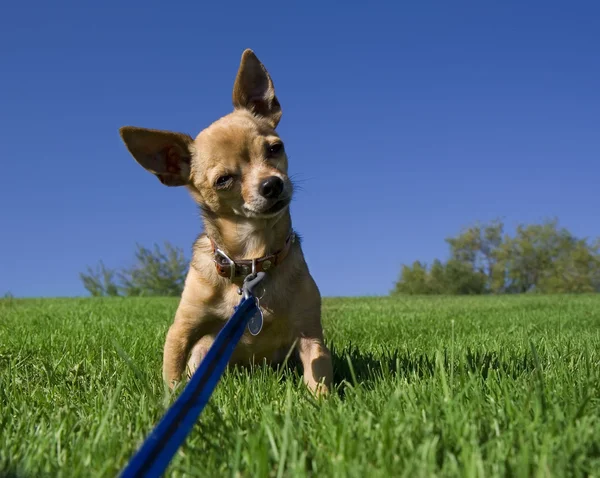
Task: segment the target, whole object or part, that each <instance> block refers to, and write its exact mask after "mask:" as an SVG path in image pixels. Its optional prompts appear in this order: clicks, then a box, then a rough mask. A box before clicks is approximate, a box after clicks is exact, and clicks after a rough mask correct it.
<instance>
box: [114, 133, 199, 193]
mask: <svg viewBox="0 0 600 478" xmlns="http://www.w3.org/2000/svg"><path fill="white" fill-rule="evenodd" d="M119 133H120V134H121V139H122V140H123V142H124V143H125V146H127V149H128V150H129V152H130V153H131V155H132V156H133V157H134V158H135V160H136V161H137V162H138V163H139V164H140V165H141V166H142V167H143V168H144V169H146V170H147V171H150V172H151V173H152V174H154V175H155V176H156V177H157V178H158V179H159V181H160V182H161V183H163V184H164V185H165V186H184V185H186V184H188V183H189V181H190V171H191V167H190V163H191V160H192V152H191V146H192V143H193V141H194V140H193V139H192V138H191V136H188V135H187V134H183V133H173V132H171V131H160V130H154V129H145V128H137V127H135V126H123V127H122V128H120V129H119Z"/></svg>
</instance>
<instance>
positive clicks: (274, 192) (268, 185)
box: [258, 176, 283, 199]
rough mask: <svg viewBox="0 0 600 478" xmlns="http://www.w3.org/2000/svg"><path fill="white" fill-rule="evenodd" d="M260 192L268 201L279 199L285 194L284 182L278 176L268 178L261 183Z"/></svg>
mask: <svg viewBox="0 0 600 478" xmlns="http://www.w3.org/2000/svg"><path fill="white" fill-rule="evenodd" d="M258 191H259V192H260V195H261V196H262V197H265V198H267V199H275V198H278V197H279V195H280V194H281V193H282V192H283V181H282V180H281V178H278V177H277V176H271V177H268V178H267V179H265V180H264V181H263V182H262V183H260V187H259V188H258Z"/></svg>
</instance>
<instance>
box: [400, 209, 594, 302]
mask: <svg viewBox="0 0 600 478" xmlns="http://www.w3.org/2000/svg"><path fill="white" fill-rule="evenodd" d="M446 242H447V243H448V245H449V246H450V259H449V260H448V261H447V262H446V263H442V262H441V261H440V260H437V259H436V260H435V261H434V262H433V265H432V266H431V269H429V270H427V268H426V266H424V265H423V264H422V263H420V262H418V261H417V262H415V263H414V264H413V266H412V267H406V266H403V267H402V271H401V276H400V280H399V281H398V284H397V286H396V288H395V289H394V292H395V293H401V294H484V293H494V294H501V293H524V292H540V293H587V292H600V239H598V240H597V241H596V242H595V243H592V244H590V243H589V241H588V240H587V239H580V238H577V237H575V236H574V235H573V234H571V233H570V232H569V231H568V230H567V229H566V228H564V227H559V225H558V221H557V220H556V219H553V220H550V221H545V222H543V223H541V224H530V225H523V224H521V225H519V226H518V227H517V229H516V232H515V234H514V237H510V236H509V235H507V234H505V233H504V225H503V223H502V222H500V221H493V222H491V223H490V224H487V225H485V224H484V225H481V224H477V225H475V226H471V227H469V228H466V229H463V230H462V231H461V232H460V234H458V235H457V236H455V237H450V238H447V239H446Z"/></svg>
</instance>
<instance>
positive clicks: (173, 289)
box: [119, 242, 188, 296]
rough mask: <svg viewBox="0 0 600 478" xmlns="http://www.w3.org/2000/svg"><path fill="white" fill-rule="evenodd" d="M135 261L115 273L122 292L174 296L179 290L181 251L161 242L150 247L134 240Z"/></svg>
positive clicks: (182, 272) (182, 278)
mask: <svg viewBox="0 0 600 478" xmlns="http://www.w3.org/2000/svg"><path fill="white" fill-rule="evenodd" d="M136 247H137V251H136V253H135V257H136V260H137V262H136V264H135V265H133V266H132V267H130V268H128V269H124V270H123V271H122V272H121V273H120V274H119V277H120V279H121V282H122V286H121V288H122V290H123V292H124V294H125V295H130V296H131V295H149V296H178V295H181V293H182V292H183V285H184V282H185V275H186V272H187V267H188V262H187V260H186V259H185V256H184V254H183V251H182V250H181V249H179V248H177V247H174V246H172V245H171V244H170V243H168V242H165V252H162V251H161V250H160V248H159V247H158V245H156V244H155V245H154V251H152V250H150V249H147V248H145V247H143V246H141V245H139V244H136Z"/></svg>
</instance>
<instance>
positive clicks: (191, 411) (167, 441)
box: [120, 272, 265, 478]
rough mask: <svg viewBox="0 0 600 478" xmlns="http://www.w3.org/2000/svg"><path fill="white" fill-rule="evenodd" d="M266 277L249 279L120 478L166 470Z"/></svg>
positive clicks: (224, 363) (147, 477)
mask: <svg viewBox="0 0 600 478" xmlns="http://www.w3.org/2000/svg"><path fill="white" fill-rule="evenodd" d="M264 275H265V273H264V272H259V273H257V274H256V275H255V276H252V275H251V276H248V277H246V279H245V280H244V285H243V287H242V293H243V297H242V300H241V302H240V304H239V305H238V306H237V308H236V309H235V312H234V313H233V315H232V316H231V318H230V319H229V320H228V321H227V323H226V324H225V326H224V327H223V328H222V329H221V331H220V332H219V334H218V335H217V337H216V338H215V341H214V343H213V344H212V346H211V347H210V349H209V350H208V352H207V354H206V356H205V357H204V360H202V362H201V363H200V366H199V367H198V369H197V370H196V372H195V373H194V375H193V376H192V378H191V379H190V381H189V383H188V384H187V386H186V387H185V389H184V390H183V392H182V393H181V395H180V396H179V397H178V398H177V400H175V402H174V403H173V404H172V405H171V407H170V408H169V409H168V410H167V413H165V415H164V416H163V418H162V419H161V420H160V422H158V424H157V425H156V427H155V428H154V430H152V432H151V433H150V435H149V436H148V437H147V438H146V440H145V441H144V443H143V444H142V446H141V447H140V448H139V450H138V451H137V452H136V454H135V455H134V456H133V457H132V458H131V460H130V461H129V463H128V464H127V466H126V467H125V468H124V469H123V471H122V473H121V475H120V477H121V478H133V477H136V478H139V477H144V478H154V477H160V476H161V475H162V474H163V473H164V471H165V470H166V469H167V467H168V466H169V463H170V462H171V460H172V458H173V456H174V455H175V453H176V452H177V450H178V449H179V447H180V446H181V445H182V443H183V442H184V441H185V438H186V437H187V436H188V434H189V433H190V432H191V431H192V428H193V427H194V424H195V423H196V420H197V419H198V417H199V416H200V414H201V413H202V410H203V409H204V407H205V406H206V404H207V403H208V400H209V398H210V396H211V395H212V393H213V391H214V389H215V387H216V386H217V383H218V382H219V379H220V378H221V375H223V372H224V371H225V368H226V367H227V364H228V363H229V359H230V358H231V354H232V353H233V350H234V349H235V346H236V345H237V343H238V342H239V341H240V339H241V337H242V334H243V333H244V329H245V328H246V326H247V325H248V321H249V320H250V319H251V318H252V317H253V316H254V314H255V313H256V312H257V311H258V307H257V304H256V299H255V297H254V288H255V287H256V286H257V285H258V284H259V283H260V282H261V281H262V280H263V278H264Z"/></svg>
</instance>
